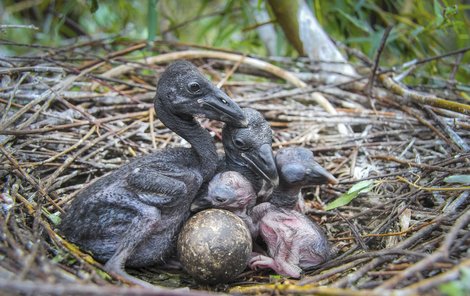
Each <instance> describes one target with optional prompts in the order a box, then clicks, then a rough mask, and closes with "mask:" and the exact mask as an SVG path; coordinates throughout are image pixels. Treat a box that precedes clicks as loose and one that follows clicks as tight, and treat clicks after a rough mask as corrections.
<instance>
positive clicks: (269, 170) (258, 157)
mask: <svg viewBox="0 0 470 296" xmlns="http://www.w3.org/2000/svg"><path fill="white" fill-rule="evenodd" d="M241 156H242V157H243V158H244V159H245V160H246V161H247V163H248V166H249V167H250V169H251V170H252V171H254V172H255V173H257V174H258V175H259V176H261V177H262V178H263V179H264V180H265V181H267V182H269V183H270V185H271V186H273V187H276V186H278V185H279V176H278V174H277V168H276V163H275V161H274V155H273V150H272V148H271V145H269V144H263V145H261V147H260V148H259V149H258V150H257V151H256V150H255V151H253V152H243V153H242V154H241Z"/></svg>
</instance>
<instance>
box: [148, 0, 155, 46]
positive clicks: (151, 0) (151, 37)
mask: <svg viewBox="0 0 470 296" xmlns="http://www.w3.org/2000/svg"><path fill="white" fill-rule="evenodd" d="M147 4H148V7H147V8H148V10H147V29H148V36H147V40H148V41H149V42H152V41H155V36H156V35H157V10H156V7H157V0H148V3H147Z"/></svg>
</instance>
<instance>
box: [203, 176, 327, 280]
mask: <svg viewBox="0 0 470 296" xmlns="http://www.w3.org/2000/svg"><path fill="white" fill-rule="evenodd" d="M255 201H256V194H255V192H254V190H253V188H252V186H251V184H250V182H249V181H248V180H246V179H245V178H244V177H243V176H242V175H241V174H239V173H237V172H224V173H221V174H217V175H216V176H215V177H214V178H213V179H212V181H211V182H210V183H209V188H208V195H207V197H205V198H204V200H203V202H205V203H206V204H205V205H206V206H211V207H215V208H221V209H226V210H229V211H232V212H233V213H235V214H236V215H238V216H239V217H240V218H241V219H242V220H244V221H245V223H246V224H247V226H248V228H249V229H250V231H251V233H252V237H253V238H256V237H257V236H258V235H260V236H261V237H262V239H263V240H264V241H265V243H266V245H267V246H268V253H269V257H268V256H265V255H261V254H258V253H253V255H252V258H251V259H250V262H249V266H250V268H252V269H254V270H256V269H260V268H261V269H262V268H271V269H273V270H274V271H276V272H277V273H278V274H281V275H285V276H290V277H294V278H299V277H300V273H301V272H302V269H305V268H310V267H313V266H316V265H318V264H320V263H322V262H324V261H325V260H327V259H328V257H329V253H330V247H329V245H328V241H327V238H326V236H325V234H324V233H323V231H322V230H321V229H320V227H319V226H318V225H317V224H316V223H314V222H312V221H311V220H310V219H309V218H307V216H305V215H303V214H301V213H299V212H298V211H295V210H293V209H283V208H280V207H277V206H275V205H272V204H271V203H268V202H265V203H261V204H259V205H257V206H255V207H254V208H252V207H253V205H254V203H255ZM197 202H201V201H197ZM251 208H252V209H251Z"/></svg>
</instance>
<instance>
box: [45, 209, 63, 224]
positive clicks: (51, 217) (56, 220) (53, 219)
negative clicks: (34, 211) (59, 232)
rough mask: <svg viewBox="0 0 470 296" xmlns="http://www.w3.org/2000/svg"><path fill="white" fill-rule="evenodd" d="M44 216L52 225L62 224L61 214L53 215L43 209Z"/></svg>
mask: <svg viewBox="0 0 470 296" xmlns="http://www.w3.org/2000/svg"><path fill="white" fill-rule="evenodd" d="M43 214H44V215H45V216H46V217H47V219H49V220H50V221H51V222H52V224H54V225H59V224H60V221H61V219H60V217H59V214H60V213H59V212H57V213H54V214H51V213H50V212H49V211H48V210H46V209H44V208H43Z"/></svg>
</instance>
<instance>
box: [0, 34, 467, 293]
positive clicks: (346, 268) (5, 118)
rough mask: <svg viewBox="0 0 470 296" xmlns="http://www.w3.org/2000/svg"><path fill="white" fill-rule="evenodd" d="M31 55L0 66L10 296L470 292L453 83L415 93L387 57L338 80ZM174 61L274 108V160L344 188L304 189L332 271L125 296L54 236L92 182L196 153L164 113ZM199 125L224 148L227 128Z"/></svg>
mask: <svg viewBox="0 0 470 296" xmlns="http://www.w3.org/2000/svg"><path fill="white" fill-rule="evenodd" d="M116 48H119V50H118V51H115V50H116ZM33 50H35V51H36V53H35V54H34V55H33V54H32V55H31V56H30V57H8V58H5V57H4V58H2V59H1V60H0V63H1V64H2V69H1V70H0V73H1V74H2V75H1V76H2V79H1V83H2V85H1V88H2V91H1V92H0V108H1V110H2V112H1V122H0V134H1V135H0V141H1V145H0V150H1V153H0V159H1V167H0V177H1V181H2V182H3V189H2V193H1V202H2V207H1V209H0V225H1V229H2V231H1V234H2V235H1V240H0V274H1V276H0V290H3V292H8V293H12V294H16V293H18V294H20V293H26V294H31V293H34V294H87V295H90V294H135V295H147V294H149V295H150V294H152V293H155V292H158V291H160V292H165V293H169V294H172V293H174V294H177V293H180V294H181V293H183V294H198V293H199V294H200V292H201V291H200V290H211V291H218V292H230V293H244V294H272V293H276V294H316V293H317V294H328V295H374V294H380V295H388V294H392V293H396V292H398V291H399V292H400V295H414V294H419V293H424V292H426V293H439V291H443V290H445V289H446V287H449V285H453V286H452V287H453V288H455V287H460V286H459V284H461V283H462V282H463V281H464V278H465V277H468V270H469V269H468V268H470V259H469V253H468V252H469V251H468V248H469V243H470V232H469V231H468V230H469V226H468V224H469V221H470V211H468V209H469V205H470V204H469V199H468V195H469V192H470V190H469V186H468V182H469V181H468V178H469V174H470V165H469V161H470V154H469V148H468V140H469V138H470V132H469V129H470V122H469V117H468V114H469V106H468V105H465V104H462V103H460V104H459V103H456V101H458V100H459V98H458V97H455V95H454V92H452V85H454V86H455V84H449V87H448V88H444V89H441V90H434V91H433V94H429V93H424V92H417V91H411V90H410V89H409V88H407V87H405V86H404V85H403V84H401V83H399V82H397V79H392V78H391V77H392V76H393V75H394V73H391V72H387V71H383V70H382V69H378V67H377V64H378V62H377V61H378V60H379V59H377V60H376V61H375V62H371V61H368V60H367V59H365V58H364V57H363V56H362V55H360V54H358V53H354V52H353V51H350V54H351V60H352V61H357V63H356V69H358V70H359V69H362V70H360V72H362V73H364V74H363V75H361V76H360V77H359V78H355V79H349V82H342V83H337V82H336V83H327V82H325V81H324V80H323V79H321V75H318V73H319V68H318V64H315V63H312V62H310V61H308V60H307V59H296V60H294V59H289V58H277V59H274V58H273V59H265V58H259V57H246V56H243V55H239V54H236V53H230V52H221V51H214V50H211V51H208V50H207V49H201V48H195V47H188V46H187V45H186V46H185V47H183V46H181V45H177V44H169V43H156V44H155V45H154V47H153V48H151V51H149V50H148V48H147V47H146V45H145V44H143V43H139V44H129V43H124V42H119V41H115V42H107V41H96V42H87V43H81V44H74V45H72V46H68V47H62V48H36V49H32V51H33ZM104 51H106V52H107V54H106V53H104V54H100V55H99V56H98V55H96V56H95V54H94V53H100V52H101V53H103V52H104ZM150 52H152V54H155V53H156V52H158V53H159V54H158V55H156V56H153V57H152V56H150V54H149V53H150ZM175 59H191V60H192V61H193V62H194V63H195V64H196V65H197V66H198V67H199V69H200V70H201V71H202V72H204V73H205V74H206V75H208V76H210V77H211V79H212V80H213V81H214V82H215V83H219V85H220V86H221V87H222V88H223V89H224V90H225V91H226V92H227V93H228V94H229V95H230V96H231V97H233V98H234V99H235V101H236V102H238V104H239V105H240V106H242V107H251V108H254V109H257V110H258V111H260V112H262V114H263V115H264V116H265V118H266V119H267V120H268V121H269V122H270V124H271V127H272V129H273V132H274V133H273V149H274V150H277V149H278V148H281V147H288V146H303V147H307V148H309V149H311V150H312V151H313V152H314V154H315V157H316V160H317V161H318V162H319V163H320V164H321V165H322V166H324V167H325V168H327V169H328V170H329V171H330V172H332V173H333V174H334V175H335V176H336V177H337V178H338V180H339V184H338V185H334V186H331V185H329V186H318V187H313V188H309V189H307V190H304V191H303V193H304V195H305V196H306V199H307V209H308V213H307V215H309V216H310V217H311V218H312V219H314V220H316V221H317V222H318V223H319V224H320V225H321V226H322V227H323V228H324V229H325V230H326V232H327V234H328V237H329V240H330V242H331V243H332V244H333V245H334V246H335V247H334V248H335V249H336V255H335V256H334V257H333V258H332V259H331V260H329V261H328V262H326V263H324V264H323V265H321V266H319V267H317V268H315V269H312V270H307V271H305V273H304V274H303V275H302V278H301V279H299V280H294V279H288V278H283V277H280V276H276V275H274V274H273V272H272V271H270V270H263V271H255V272H253V271H248V270H247V271H245V272H244V273H243V274H241V275H240V276H239V277H238V278H236V279H235V280H233V281H232V282H231V283H229V284H225V285H219V286H200V285H198V284H197V283H196V282H194V281H193V280H192V279H191V278H190V277H189V276H187V275H185V274H184V273H183V272H181V271H178V270H165V269H162V268H159V267H150V268H145V269H139V270H131V271H130V272H131V273H132V274H134V275H136V276H138V277H140V278H143V279H145V280H147V281H149V282H152V283H154V284H156V285H159V286H163V287H171V288H175V287H190V288H191V289H195V290H190V291H189V290H183V291H176V292H171V291H166V290H159V289H156V290H152V289H148V288H140V287H132V286H128V285H127V283H125V282H123V281H122V280H121V279H119V278H114V277H111V276H109V275H108V274H107V273H106V272H105V271H104V270H103V267H102V265H101V264H100V263H98V262H96V261H94V260H93V258H92V257H91V256H90V255H87V254H85V253H83V252H81V251H80V250H79V249H78V248H77V247H76V246H74V245H72V244H70V243H68V242H67V241H66V240H65V239H64V238H62V237H61V236H60V234H59V233H57V232H56V227H57V225H58V224H59V223H60V219H61V215H62V214H63V213H64V211H65V210H66V205H67V204H68V203H70V201H71V200H73V199H74V197H75V196H76V194H77V192H78V191H79V190H80V189H81V188H83V187H84V186H86V184H88V183H90V182H91V181H93V180H94V179H96V178H99V177H100V176H102V175H104V174H106V173H108V172H110V171H112V170H114V169H116V168H118V167H120V166H121V165H123V164H125V163H127V162H129V161H131V160H132V159H133V158H135V157H139V156H141V155H145V154H148V153H151V152H152V151H156V150H159V149H162V148H165V147H180V146H187V145H188V144H187V143H186V142H185V141H184V140H182V139H181V138H179V137H178V136H177V135H175V134H174V133H172V132H171V131H169V130H168V129H167V128H166V127H165V126H163V125H162V124H161V122H160V121H159V120H158V118H156V116H155V113H154V109H153V102H152V101H153V97H154V94H155V85H156V83H155V82H156V80H157V78H158V77H159V75H160V74H161V73H162V71H163V70H164V68H165V67H166V65H167V64H168V63H170V62H171V61H173V60H175ZM273 64H274V65H276V66H277V67H275V66H273ZM293 73H295V75H294V74H293ZM335 75H337V73H336V74H335ZM299 78H300V80H299ZM299 81H300V83H299ZM370 81H375V86H374V85H373V84H371V83H370ZM414 88H415V89H419V90H423V89H425V88H424V86H423V85H419V84H417V85H415V86H414ZM439 92H440V93H439ZM444 96H445V98H448V100H443V99H440V98H439V97H444ZM318 102H320V103H321V104H320V105H319V104H318ZM201 124H202V125H203V126H204V127H205V128H206V129H208V130H210V131H211V132H212V133H213V135H214V138H215V139H216V142H217V145H218V146H217V147H218V149H219V151H220V152H222V146H221V143H220V132H221V127H222V124H220V123H217V122H211V121H207V120H204V119H201ZM355 184H356V185H355ZM357 184H358V185H357ZM354 185H355V186H354ZM338 198H339V199H340V200H339V203H340V204H342V205H341V206H338V207H334V205H335V204H332V201H334V200H337V199H338ZM336 205H338V202H336ZM329 208H333V209H329ZM64 209H65V210H64ZM327 209H329V210H327ZM465 270H466V272H465ZM449 281H452V283H450V284H449V283H447V282H449ZM446 285H447V286H446ZM162 289H163V288H162ZM198 290H199V291H198Z"/></svg>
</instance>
